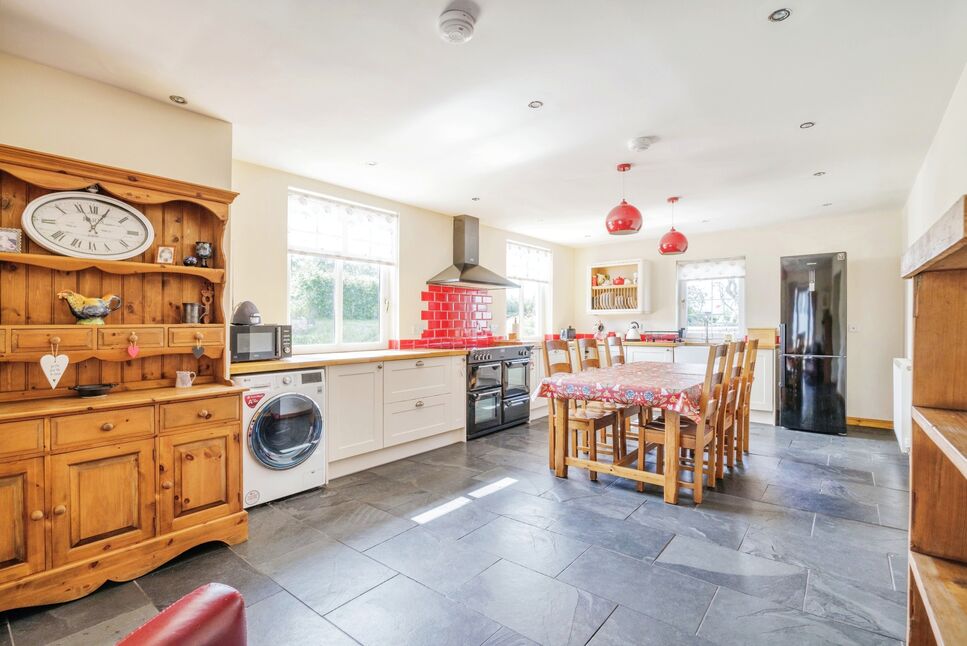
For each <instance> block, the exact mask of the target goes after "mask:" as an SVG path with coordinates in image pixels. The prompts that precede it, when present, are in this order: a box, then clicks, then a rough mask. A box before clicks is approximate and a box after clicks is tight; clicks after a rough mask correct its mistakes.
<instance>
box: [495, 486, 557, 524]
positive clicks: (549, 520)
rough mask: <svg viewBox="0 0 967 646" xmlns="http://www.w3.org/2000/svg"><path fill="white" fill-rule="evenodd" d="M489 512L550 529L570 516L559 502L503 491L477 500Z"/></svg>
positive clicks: (509, 490) (510, 490) (507, 490)
mask: <svg viewBox="0 0 967 646" xmlns="http://www.w3.org/2000/svg"><path fill="white" fill-rule="evenodd" d="M476 502H477V504H479V505H481V506H483V507H484V508H485V509H487V510H488V511H491V512H493V513H495V514H500V515H501V516H507V517H508V518H513V519H514V520H519V521H520V522H522V523H528V524H529V525H534V526H536V527H548V526H549V525H551V524H553V523H554V521H556V520H557V519H559V518H563V517H565V516H568V515H570V514H569V513H568V510H567V507H564V506H563V505H562V504H560V503H558V502H554V501H553V500H547V499H545V498H539V497H538V496H532V495H530V494H526V493H521V492H519V491H514V490H512V489H503V490H501V491H497V492H495V493H492V494H489V495H487V496H484V497H482V498H478V499H477V500H476Z"/></svg>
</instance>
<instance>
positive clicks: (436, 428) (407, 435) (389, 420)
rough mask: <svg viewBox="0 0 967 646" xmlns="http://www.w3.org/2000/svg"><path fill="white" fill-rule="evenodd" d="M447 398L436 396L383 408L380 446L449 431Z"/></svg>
mask: <svg viewBox="0 0 967 646" xmlns="http://www.w3.org/2000/svg"><path fill="white" fill-rule="evenodd" d="M451 405H452V402H451V398H450V395H449V394H447V395H437V396H436V397H425V398H421V399H414V400H411V401H405V402H395V403H392V404H386V405H385V406H384V407H383V446H393V445H395V444H404V443H406V442H412V441H413V440H419V439H421V438H424V437H430V436H431V435H438V434H440V433H445V432H446V431H449V430H451V418H452V416H451V415H450V406H451Z"/></svg>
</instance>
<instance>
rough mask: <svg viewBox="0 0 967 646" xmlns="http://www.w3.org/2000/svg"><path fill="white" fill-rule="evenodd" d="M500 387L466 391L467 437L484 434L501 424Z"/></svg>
mask: <svg viewBox="0 0 967 646" xmlns="http://www.w3.org/2000/svg"><path fill="white" fill-rule="evenodd" d="M500 402H501V396H500V388H495V389H491V390H482V391H476V392H470V393H467V437H469V438H474V437H477V436H478V435H484V434H486V433H487V432H488V431H489V430H490V429H492V428H494V427H497V426H500V424H501V406H500Z"/></svg>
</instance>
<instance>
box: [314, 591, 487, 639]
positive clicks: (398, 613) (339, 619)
mask: <svg viewBox="0 0 967 646" xmlns="http://www.w3.org/2000/svg"><path fill="white" fill-rule="evenodd" d="M326 619H328V620H329V621H331V622H332V623H334V624H335V625H336V626H338V627H339V628H341V629H342V630H343V631H344V632H346V633H348V634H349V635H350V636H351V637H352V638H353V639H355V640H356V641H358V642H359V643H360V644H363V646H384V645H385V646H400V645H401V644H406V645H407V646H423V645H425V646H438V645H439V644H466V645H467V646H476V645H478V644H482V643H484V642H485V641H486V640H487V639H489V638H490V637H491V636H492V635H493V634H494V633H496V632H497V631H498V630H500V625H499V624H497V623H495V622H493V621H491V620H490V619H487V618H486V617H485V616H483V615H482V614H479V613H477V612H474V611H473V610H470V609H469V608H466V607H465V606H462V605H460V604H458V603H455V602H454V601H451V600H450V599H447V598H446V597H444V596H442V595H440V594H437V593H436V592H433V591H432V590H430V589H429V588H426V587H424V586H422V585H420V584H419V583H416V582H415V581H412V580H410V579H408V578H406V577H405V576H402V575H399V576H396V577H394V578H393V579H390V580H389V581H387V582H386V583H383V584H381V585H380V586H379V587H376V588H374V589H372V590H370V591H369V592H367V593H366V594H364V595H362V596H359V597H357V598H356V599H353V600H352V601H350V602H349V603H347V604H346V605H344V606H342V607H340V608H337V609H336V610H334V611H332V612H330V613H329V614H328V615H326Z"/></svg>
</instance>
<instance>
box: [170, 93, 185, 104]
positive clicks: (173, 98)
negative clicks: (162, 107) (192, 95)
mask: <svg viewBox="0 0 967 646" xmlns="http://www.w3.org/2000/svg"><path fill="white" fill-rule="evenodd" d="M168 100H169V101H171V102H172V103H177V104H178V105H185V104H186V103H188V99H186V98H185V97H183V96H178V95H177V94H172V95H171V96H169V97H168Z"/></svg>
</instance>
